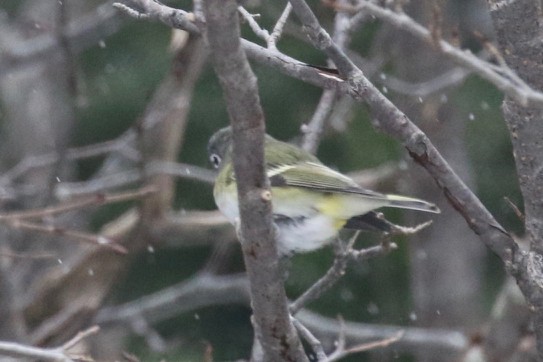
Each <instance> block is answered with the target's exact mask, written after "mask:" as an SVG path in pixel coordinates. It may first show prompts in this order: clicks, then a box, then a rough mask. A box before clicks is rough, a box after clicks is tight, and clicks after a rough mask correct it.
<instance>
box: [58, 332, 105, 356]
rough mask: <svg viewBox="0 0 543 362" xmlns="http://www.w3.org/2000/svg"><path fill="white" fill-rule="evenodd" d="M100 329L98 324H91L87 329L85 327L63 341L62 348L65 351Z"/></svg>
mask: <svg viewBox="0 0 543 362" xmlns="http://www.w3.org/2000/svg"><path fill="white" fill-rule="evenodd" d="M99 331H100V327H99V326H92V327H90V328H88V329H85V330H84V331H81V332H78V333H77V335H76V336H75V337H73V338H72V339H70V340H69V341H68V342H66V343H64V344H63V345H62V349H63V350H65V351H67V350H69V349H70V348H72V347H73V346H75V345H76V344H78V343H79V342H81V341H82V340H83V339H85V338H87V337H88V336H92V335H93V334H96V333H98V332H99Z"/></svg>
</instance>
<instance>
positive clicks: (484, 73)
mask: <svg viewBox="0 0 543 362" xmlns="http://www.w3.org/2000/svg"><path fill="white" fill-rule="evenodd" d="M337 10H339V11H353V12H360V11H363V12H368V13H370V14H371V15H373V16H375V17H377V18H379V19H381V20H383V21H386V22H387V23H389V24H391V25H393V26H395V27H398V28H401V29H402V30H404V31H407V32H409V33H410V34H411V35H414V36H416V37H417V38H419V39H422V40H424V41H427V42H430V43H432V42H433V41H434V40H435V39H434V38H433V35H432V32H431V31H430V30H428V29H427V28H425V27H424V26H422V25H420V24H419V23H417V22H416V21H414V20H413V19H412V18H410V17H409V16H408V15H406V14H405V13H397V12H394V11H392V10H389V9H385V8H382V7H380V6H379V5H376V4H374V3H372V2H370V1H366V0H359V1H358V5H357V6H355V7H348V6H347V7H342V8H337ZM437 43H438V44H439V49H440V51H441V52H442V53H444V54H445V55H447V56H448V57H449V58H450V59H451V60H453V61H455V62H456V63H458V64H460V65H462V66H464V67H467V68H468V69H472V70H474V71H475V72H476V73H477V74H478V75H479V76H481V77H482V78H484V79H486V80H488V81H489V82H491V83H492V84H494V85H495V86H496V87H497V88H498V89H500V90H501V91H503V92H504V93H506V94H507V95H509V96H511V97H512V98H514V99H515V100H517V101H518V102H519V103H520V104H522V105H524V106H528V105H529V104H533V105H542V104H543V93H541V92H538V91H536V90H534V89H532V88H531V87H530V86H529V85H528V84H527V83H526V82H524V81H523V80H522V79H520V77H518V76H517V75H516V74H515V73H514V72H512V71H511V70H510V69H509V68H508V67H507V66H503V65H501V66H500V68H501V69H500V71H496V68H495V65H493V64H491V63H488V62H486V61H484V60H481V59H479V58H477V57H476V56H474V55H473V53H471V52H469V51H467V50H463V49H460V48H457V47H455V46H453V45H452V44H450V43H449V42H447V41H445V40H443V39H440V40H437Z"/></svg>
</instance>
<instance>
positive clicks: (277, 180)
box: [268, 162, 386, 199]
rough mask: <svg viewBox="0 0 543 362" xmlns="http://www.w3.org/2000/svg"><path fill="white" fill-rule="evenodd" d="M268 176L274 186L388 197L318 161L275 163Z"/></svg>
mask: <svg viewBox="0 0 543 362" xmlns="http://www.w3.org/2000/svg"><path fill="white" fill-rule="evenodd" d="M268 178H269V179H270V183H271V186H272V187H287V186H288V187H302V188H307V189H311V190H315V191H322V192H333V193H348V194H359V195H364V196H368V197H372V198H379V199H381V198H386V196H385V195H383V194H380V193H378V192H374V191H370V190H366V189H363V188H361V187H360V186H358V185H357V184H356V183H355V182H354V181H353V180H352V179H350V178H349V177H347V176H345V175H343V174H341V173H339V172H337V171H334V170H332V169H331V168H329V167H327V166H325V165H323V164H320V163H316V162H300V163H296V164H292V165H275V166H274V167H271V168H269V169H268Z"/></svg>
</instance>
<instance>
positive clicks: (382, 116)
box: [291, 0, 520, 267]
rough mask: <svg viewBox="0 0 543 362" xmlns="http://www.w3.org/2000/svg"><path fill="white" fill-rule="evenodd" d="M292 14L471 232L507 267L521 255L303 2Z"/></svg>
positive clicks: (424, 138) (297, 2) (295, 4)
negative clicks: (418, 165)
mask: <svg viewBox="0 0 543 362" xmlns="http://www.w3.org/2000/svg"><path fill="white" fill-rule="evenodd" d="M291 3H292V6H293V9H294V12H295V13H296V15H297V16H298V18H299V19H300V20H301V21H302V23H303V25H304V29H305V30H306V31H307V32H308V36H309V38H310V39H311V40H312V41H313V43H314V46H315V47H317V48H318V49H322V50H323V51H324V52H325V53H326V54H327V55H328V56H329V57H330V59H331V60H332V61H333V62H334V63H335V64H336V66H337V67H338V70H339V71H340V73H341V74H343V75H345V76H347V77H348V83H349V85H350V86H351V90H350V95H351V96H352V97H353V98H354V99H356V100H357V101H359V102H365V103H366V104H368V106H369V107H370V108H371V110H372V111H373V113H374V115H375V121H376V123H377V124H378V127H379V128H380V130H382V131H383V132H385V133H386V134H388V135H390V136H392V137H394V138H396V139H397V140H399V141H401V142H402V143H403V145H404V146H405V147H406V148H407V150H408V152H409V154H410V155H411V157H412V158H413V159H414V160H415V161H416V162H417V163H419V164H420V165H422V166H423V167H424V168H426V170H427V171H428V172H429V173H430V175H431V176H432V177H433V178H434V179H435V181H436V183H437V184H438V186H439V187H440V188H441V189H442V190H443V193H444V194H445V196H446V197H447V199H448V200H449V202H450V203H451V205H452V206H453V207H454V208H455V209H456V210H457V211H458V212H459V213H460V214H461V215H462V216H463V217H464V219H465V220H466V221H467V222H468V225H469V226H470V227H471V229H472V230H473V231H474V232H475V233H476V234H477V235H479V237H480V238H481V240H482V241H483V242H484V243H485V244H486V245H487V246H488V247H489V248H490V249H491V250H492V251H493V252H494V253H496V254H497V255H498V256H499V257H500V258H501V259H502V261H503V262H504V263H505V265H506V266H507V267H511V266H512V264H513V263H514V262H515V261H516V258H517V257H519V256H520V254H519V253H518V251H519V249H518V245H517V244H516V243H515V242H514V240H513V239H512V238H511V236H510V235H509V234H508V233H507V232H506V231H505V230H504V229H503V227H502V226H501V225H500V224H499V223H498V222H497V221H496V220H495V219H494V217H493V216H492V214H491V213H490V212H489V211H488V210H487V209H486V208H485V207H484V205H483V204H482V203H481V201H480V200H479V199H478V198H477V196H475V194H474V193H473V192H472V191H471V190H470V189H469V188H468V187H467V185H466V184H465V183H464V182H463V181H462V180H461V179H460V177H458V175H457V174H456V173H455V172H454V170H453V169H452V168H451V166H450V165H449V164H448V163H447V161H446V160H445V159H444V158H443V156H441V154H440V153H439V151H438V150H437V149H436V148H435V146H434V145H433V144H432V143H431V141H430V140H429V139H428V137H427V136H426V135H425V134H424V133H423V132H422V131H421V130H420V129H419V128H418V127H417V126H416V125H415V124H414V123H413V122H412V121H411V120H409V118H408V117H407V116H406V115H405V114H404V113H402V112H401V111H400V110H399V109H398V108H397V107H396V106H395V105H394V104H393V103H392V102H391V101H390V100H388V99H387V98H386V97H385V96H384V95H383V94H382V93H381V92H379V90H378V89H377V88H376V87H375V86H374V85H373V84H372V83H371V82H370V81H369V80H368V79H367V78H366V77H365V76H364V74H363V73H362V71H361V70H360V69H358V68H357V67H356V66H355V65H354V63H353V62H352V61H350V59H349V58H348V57H347V56H346V55H345V53H344V52H343V51H341V49H339V47H338V46H337V45H336V44H335V43H334V42H333V41H332V39H331V38H330V36H329V35H328V33H327V32H326V31H325V30H324V29H323V28H322V27H321V26H320V24H319V21H318V20H317V18H316V17H315V15H314V14H313V12H312V11H311V9H310V8H309V6H308V5H307V4H306V3H305V1H303V0H291Z"/></svg>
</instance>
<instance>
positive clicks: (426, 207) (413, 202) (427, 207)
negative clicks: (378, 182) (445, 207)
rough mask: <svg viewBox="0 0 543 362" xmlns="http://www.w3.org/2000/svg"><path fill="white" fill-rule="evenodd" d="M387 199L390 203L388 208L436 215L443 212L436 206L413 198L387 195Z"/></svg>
mask: <svg viewBox="0 0 543 362" xmlns="http://www.w3.org/2000/svg"><path fill="white" fill-rule="evenodd" d="M387 199H388V201H389V203H388V204H387V205H386V206H387V207H397V208H399V209H410V210H418V211H426V212H433V213H435V214H439V213H440V212H441V211H440V210H439V208H438V207H437V206H436V205H434V204H432V203H430V202H427V201H424V200H420V199H415V198H412V197H406V196H399V195H387Z"/></svg>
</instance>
